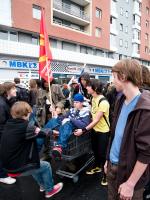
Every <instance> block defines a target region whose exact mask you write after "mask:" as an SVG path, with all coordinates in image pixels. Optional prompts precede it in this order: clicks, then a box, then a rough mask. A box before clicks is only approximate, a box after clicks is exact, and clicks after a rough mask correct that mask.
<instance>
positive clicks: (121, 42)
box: [119, 39, 123, 47]
mask: <svg viewBox="0 0 150 200" xmlns="http://www.w3.org/2000/svg"><path fill="white" fill-rule="evenodd" d="M119 46H120V47H122V46H123V40H122V39H120V40H119Z"/></svg>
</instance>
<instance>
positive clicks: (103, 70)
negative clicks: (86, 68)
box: [90, 67, 111, 74]
mask: <svg viewBox="0 0 150 200" xmlns="http://www.w3.org/2000/svg"><path fill="white" fill-rule="evenodd" d="M90 71H91V72H92V73H96V74H111V70H110V69H106V68H100V67H96V68H91V69H90Z"/></svg>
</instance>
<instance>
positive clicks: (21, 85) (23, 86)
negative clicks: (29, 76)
mask: <svg viewBox="0 0 150 200" xmlns="http://www.w3.org/2000/svg"><path fill="white" fill-rule="evenodd" d="M16 87H19V88H25V89H26V85H25V84H24V83H18V84H16Z"/></svg>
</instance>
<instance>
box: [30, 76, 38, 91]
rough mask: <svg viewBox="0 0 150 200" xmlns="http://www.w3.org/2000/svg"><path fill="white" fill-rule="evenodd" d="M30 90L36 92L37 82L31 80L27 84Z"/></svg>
mask: <svg viewBox="0 0 150 200" xmlns="http://www.w3.org/2000/svg"><path fill="white" fill-rule="evenodd" d="M29 86H30V90H37V82H36V80H34V79H31V80H30V82H29Z"/></svg>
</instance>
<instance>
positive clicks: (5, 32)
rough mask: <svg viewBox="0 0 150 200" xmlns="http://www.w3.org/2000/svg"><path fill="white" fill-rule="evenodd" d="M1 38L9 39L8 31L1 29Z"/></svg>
mask: <svg viewBox="0 0 150 200" xmlns="http://www.w3.org/2000/svg"><path fill="white" fill-rule="evenodd" d="M0 39H2V40H8V31H2V30H0Z"/></svg>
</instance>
